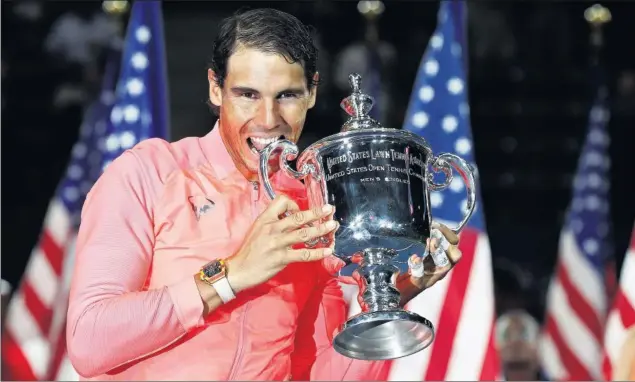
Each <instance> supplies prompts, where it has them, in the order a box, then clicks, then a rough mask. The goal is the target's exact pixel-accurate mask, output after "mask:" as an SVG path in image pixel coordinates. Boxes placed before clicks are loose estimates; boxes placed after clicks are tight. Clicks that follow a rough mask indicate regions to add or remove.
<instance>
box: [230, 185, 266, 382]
mask: <svg viewBox="0 0 635 382" xmlns="http://www.w3.org/2000/svg"><path fill="white" fill-rule="evenodd" d="M251 184H252V186H253V187H252V191H251V217H252V218H253V220H255V219H256V217H258V199H259V196H260V195H259V192H258V190H259V187H258V182H251ZM248 310H249V302H247V303H245V310H244V311H243V315H242V317H241V319H240V332H239V333H238V350H236V357H234V364H233V365H232V369H231V372H230V373H229V378H228V379H229V380H230V381H231V380H233V379H234V377H235V376H236V373H237V372H238V369H239V366H240V364H241V363H242V361H243V355H244V343H243V342H244V337H245V320H246V318H247V311H248Z"/></svg>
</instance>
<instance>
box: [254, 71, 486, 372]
mask: <svg viewBox="0 0 635 382" xmlns="http://www.w3.org/2000/svg"><path fill="white" fill-rule="evenodd" d="M349 80H350V82H351V86H352V89H353V92H352V94H351V95H350V96H349V97H347V98H345V99H344V100H343V101H342V103H341V106H342V108H343V109H344V110H345V111H346V112H347V113H348V114H349V116H350V118H349V119H348V120H347V121H346V122H345V123H344V125H343V126H342V129H341V132H340V133H337V134H334V135H331V136H328V137H326V138H323V139H321V140H319V141H317V142H315V143H314V144H312V145H311V146H309V147H308V148H307V149H306V150H304V151H303V152H302V154H301V155H299V156H298V147H297V146H296V145H295V144H294V143H292V142H291V141H288V140H279V141H277V142H274V143H272V144H270V145H269V146H267V147H266V148H265V149H263V150H262V153H261V157H260V168H259V171H260V180H261V183H262V184H263V186H264V189H265V191H266V193H267V195H268V196H269V197H270V198H271V199H273V198H275V196H276V194H275V191H274V190H273V188H272V186H271V184H270V182H269V173H268V164H269V161H270V160H272V156H273V155H274V154H276V153H280V158H279V160H280V169H281V171H283V172H284V173H286V174H287V175H288V176H290V177H293V178H295V179H299V180H302V181H303V182H304V185H305V187H306V190H307V198H308V202H309V207H310V208H316V207H317V208H319V207H321V206H323V205H324V204H327V203H328V204H331V205H333V206H335V213H334V216H333V218H334V219H335V220H336V221H338V222H339V223H340V228H339V229H338V230H337V232H335V234H334V240H335V249H334V255H335V256H337V257H338V258H340V259H341V260H343V261H344V262H345V264H346V266H345V267H344V268H343V269H342V270H341V271H340V275H342V276H344V275H351V274H352V275H353V276H354V278H355V280H356V281H357V283H358V287H359V292H358V293H359V296H360V297H361V298H362V300H363V303H361V304H360V306H361V308H362V311H361V313H359V314H357V315H355V316H353V317H351V318H349V319H348V321H346V322H345V323H344V324H343V325H342V327H341V328H339V330H338V331H337V334H336V335H335V337H334V339H333V347H334V348H335V350H336V351H337V352H339V353H340V354H343V355H345V356H347V357H350V358H355V359H362V360H387V359H395V358H400V357H405V356H407V355H410V354H414V353H416V352H418V351H420V350H423V349H425V348H426V347H428V346H429V345H430V344H431V343H432V341H433V339H434V328H433V325H432V323H431V322H430V321H428V320H427V319H426V318H424V317H421V316H420V315H418V314H416V313H414V312H410V311H407V310H405V309H403V308H402V307H401V295H400V292H399V290H398V289H397V286H396V279H397V276H398V275H399V274H400V273H403V272H408V265H407V261H408V258H409V257H410V256H411V255H412V254H417V255H419V256H421V257H422V258H423V257H425V256H428V255H431V254H429V253H428V251H427V249H426V240H427V239H428V238H429V237H430V235H431V222H432V216H431V214H430V197H429V195H430V191H431V190H433V191H434V190H442V189H444V188H446V187H447V186H448V185H449V184H450V181H451V180H452V170H453V169H454V170H456V171H457V172H458V173H459V174H460V175H461V177H462V178H463V181H464V183H465V185H466V190H467V201H468V202H467V211H466V213H465V216H464V218H463V220H462V221H461V222H459V223H458V225H457V226H456V227H454V228H450V229H453V230H454V231H455V232H457V233H458V232H459V231H460V230H461V229H462V228H463V226H465V224H466V223H467V221H468V220H469V218H470V217H471V215H472V213H473V211H474V207H475V200H476V195H475V187H474V171H473V169H472V167H471V166H470V165H469V164H468V163H467V162H466V161H464V160H463V159H461V158H460V157H458V156H456V155H454V154H450V153H445V154H440V155H438V156H434V155H433V153H432V149H431V148H430V146H429V145H428V144H427V142H426V141H425V139H423V138H422V137H420V136H418V135H416V134H413V133H411V132H408V131H405V130H397V129H391V128H384V127H382V126H381V125H380V124H379V123H378V122H377V121H375V120H374V119H372V118H370V117H369V116H368V112H369V111H370V109H371V108H372V104H373V100H372V98H371V97H370V96H368V95H366V94H364V93H362V92H361V91H360V85H361V76H359V75H358V74H351V75H350V76H349ZM296 158H297V163H296V167H297V168H298V170H294V169H293V168H292V167H291V166H290V165H289V163H288V161H290V160H294V159H296ZM439 172H442V173H443V174H444V178H443V181H442V182H439V183H437V182H435V180H434V173H439ZM328 244H330V239H327V238H320V239H318V240H313V241H312V242H307V243H306V245H307V246H308V247H316V246H320V245H328ZM442 254H443V256H445V255H444V253H443V251H442ZM432 255H434V254H432ZM433 259H435V260H436V258H435V257H434V256H433ZM445 259H446V261H447V257H446V258H445ZM435 263H437V262H436V261H435ZM437 265H441V264H438V263H437Z"/></svg>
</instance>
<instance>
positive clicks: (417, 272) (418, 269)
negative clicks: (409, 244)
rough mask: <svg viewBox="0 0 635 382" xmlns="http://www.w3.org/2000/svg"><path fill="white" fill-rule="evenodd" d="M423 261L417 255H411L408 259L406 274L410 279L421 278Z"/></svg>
mask: <svg viewBox="0 0 635 382" xmlns="http://www.w3.org/2000/svg"><path fill="white" fill-rule="evenodd" d="M423 269H424V267H423V260H421V258H420V257H419V256H417V255H412V256H410V258H409V259H408V273H409V274H410V276H411V277H414V278H421V277H423V274H424V272H423Z"/></svg>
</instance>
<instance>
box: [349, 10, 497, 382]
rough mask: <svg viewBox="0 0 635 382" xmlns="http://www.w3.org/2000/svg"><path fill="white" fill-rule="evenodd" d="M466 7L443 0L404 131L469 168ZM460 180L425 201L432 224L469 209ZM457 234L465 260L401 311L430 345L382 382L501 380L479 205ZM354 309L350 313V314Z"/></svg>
mask: <svg viewBox="0 0 635 382" xmlns="http://www.w3.org/2000/svg"><path fill="white" fill-rule="evenodd" d="M465 7H466V3H465V2H464V1H457V0H452V1H442V2H441V4H440V9H439V13H438V25H437V29H436V31H435V33H434V34H433V36H432V37H431V39H430V42H429V45H428V48H427V50H426V52H425V54H424V56H423V60H422V61H421V65H420V68H419V73H418V75H417V79H416V81H415V85H414V91H413V93H412V97H411V101H410V105H409V110H408V112H407V114H406V117H405V123H404V129H406V130H409V131H412V132H415V133H417V134H420V135H422V136H423V137H424V138H425V139H426V140H427V141H428V143H429V144H430V146H431V147H432V149H433V151H434V152H435V154H439V153H441V152H450V153H455V154H457V155H459V156H461V157H462V158H464V159H465V160H466V161H468V162H469V163H470V164H472V165H473V166H474V153H473V150H472V138H471V132H470V120H469V107H468V97H467V84H466V73H465V72H466V69H465V63H464V58H465V57H466V56H467V54H466V49H465V48H466V45H465V40H464V37H465V35H464V25H465V19H464V17H465V11H466V10H465ZM466 196H467V194H466V191H465V186H464V184H463V182H462V181H461V178H460V177H459V176H456V177H455V179H454V180H453V181H452V183H451V184H450V186H449V189H448V190H444V191H439V192H432V193H431V195H430V200H431V205H432V216H433V219H435V220H438V221H440V222H443V223H449V224H452V225H455V224H456V223H457V222H459V221H460V220H461V219H462V216H463V211H464V209H465V206H466V204H467V202H466ZM477 206H478V207H477V209H476V211H475V213H474V215H473V217H472V219H471V220H470V221H469V223H468V225H467V226H466V227H465V228H464V230H463V231H462V232H461V242H460V249H461V251H462V253H463V258H462V260H461V262H460V263H459V264H457V266H456V267H455V268H454V269H453V270H452V271H451V272H450V274H449V275H448V276H447V277H446V278H445V279H444V280H442V281H440V282H438V283H437V284H436V285H435V286H434V287H432V288H430V290H427V291H425V292H423V293H421V294H420V295H419V296H417V297H416V298H415V299H413V300H412V301H411V302H410V303H409V304H408V306H406V309H408V310H411V311H414V312H416V313H419V314H421V315H422V316H424V317H426V318H428V319H429V320H430V321H431V322H432V323H433V324H434V326H435V330H436V338H435V340H434V342H433V343H432V345H431V346H430V347H429V348H427V349H425V350H423V351H421V352H418V353H415V354H413V355H411V356H408V357H404V358H400V359H396V360H393V361H391V362H387V363H386V368H385V369H384V370H383V371H384V374H383V375H382V376H381V377H380V378H378V379H380V380H391V381H435V380H436V381H439V380H464V381H467V380H472V381H473V380H490V381H491V380H494V379H496V378H497V377H498V376H499V375H500V365H499V359H498V353H497V351H496V347H495V343H494V335H493V333H494V331H493V328H494V322H495V311H494V309H495V308H494V288H493V282H492V280H493V276H492V261H491V254H490V246H489V241H488V237H487V234H486V232H485V224H484V217H483V213H482V206H481V205H480V203H477ZM358 311H359V308H358V307H356V309H351V312H350V313H351V314H355V313H357V312H358Z"/></svg>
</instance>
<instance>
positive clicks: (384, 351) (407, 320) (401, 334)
mask: <svg viewBox="0 0 635 382" xmlns="http://www.w3.org/2000/svg"><path fill="white" fill-rule="evenodd" d="M432 340H434V326H433V325H432V323H431V322H430V321H428V320H427V319H425V318H423V317H421V316H420V315H418V314H416V313H413V312H410V311H407V310H402V309H398V310H387V311H376V312H368V313H361V314H358V315H356V316H354V317H352V318H351V319H349V320H348V321H347V322H346V323H345V324H344V325H343V326H342V327H341V328H340V330H339V332H338V333H337V334H336V336H335V338H334V339H333V347H334V348H335V350H336V351H337V352H338V353H340V354H342V355H344V356H346V357H349V358H354V359H360V360H365V361H381V360H389V359H396V358H401V357H405V356H408V355H411V354H414V353H416V352H418V351H421V350H423V349H425V348H427V347H428V346H430V344H431V343H432Z"/></svg>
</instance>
